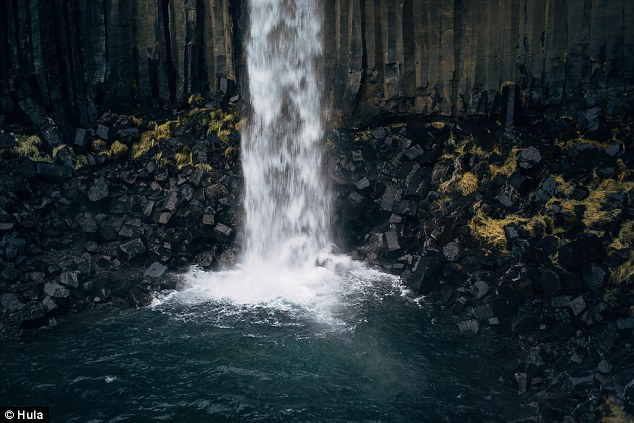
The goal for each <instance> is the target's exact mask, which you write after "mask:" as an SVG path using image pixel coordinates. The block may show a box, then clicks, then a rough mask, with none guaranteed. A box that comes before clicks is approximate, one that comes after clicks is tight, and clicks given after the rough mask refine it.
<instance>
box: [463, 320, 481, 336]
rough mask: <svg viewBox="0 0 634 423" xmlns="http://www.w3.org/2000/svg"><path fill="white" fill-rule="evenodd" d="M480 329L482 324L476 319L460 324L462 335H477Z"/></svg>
mask: <svg viewBox="0 0 634 423" xmlns="http://www.w3.org/2000/svg"><path fill="white" fill-rule="evenodd" d="M479 329H480V324H479V323H478V321H477V320H476V319H469V320H465V321H463V322H460V323H459V324H458V330H460V332H462V333H473V334H477V333H478V330H479Z"/></svg>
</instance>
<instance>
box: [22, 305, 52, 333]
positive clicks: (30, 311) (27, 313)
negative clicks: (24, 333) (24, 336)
mask: <svg viewBox="0 0 634 423" xmlns="http://www.w3.org/2000/svg"><path fill="white" fill-rule="evenodd" d="M45 316H46V313H45V311H44V307H43V306H42V305H41V304H40V303H38V304H35V305H33V306H30V307H28V308H26V309H24V310H22V311H21V312H20V314H19V315H18V322H17V326H18V328H20V329H35V328H38V327H40V326H43V325H45V324H46V319H45Z"/></svg>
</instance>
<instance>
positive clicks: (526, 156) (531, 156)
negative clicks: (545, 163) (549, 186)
mask: <svg viewBox="0 0 634 423" xmlns="http://www.w3.org/2000/svg"><path fill="white" fill-rule="evenodd" d="M541 160H542V155H541V153H540V152H539V150H538V149H537V148H536V147H533V146H530V147H527V148H523V149H522V150H521V151H520V152H519V154H518V155H517V163H518V165H519V167H521V168H522V169H531V168H532V167H533V166H535V165H536V164H538V163H539V162H540V161H541Z"/></svg>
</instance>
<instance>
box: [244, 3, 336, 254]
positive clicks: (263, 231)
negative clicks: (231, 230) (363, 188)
mask: <svg viewBox="0 0 634 423" xmlns="http://www.w3.org/2000/svg"><path fill="white" fill-rule="evenodd" d="M249 12H250V20H249V24H250V25H249V27H250V33H249V38H248V43H247V69H248V76H249V94H250V103H251V106H252V113H251V116H250V117H249V120H248V123H247V125H246V128H245V129H244V130H243V132H242V165H243V172H244V180H245V198H244V206H245V213H246V216H245V235H246V245H245V247H246V248H245V253H244V264H245V266H247V267H248V266H252V265H257V263H259V262H261V261H266V262H268V263H270V262H271V261H274V262H276V263H277V264H278V265H279V266H282V267H286V266H290V267H301V266H304V265H307V264H309V263H311V264H312V263H314V261H315V258H316V257H317V254H318V253H319V251H320V250H322V249H323V248H324V247H327V246H328V245H329V243H330V237H329V228H328V224H329V218H328V213H329V209H330V207H329V199H328V193H327V190H326V184H325V183H324V180H325V178H324V175H322V171H321V161H322V157H321V146H320V141H321V139H322V135H323V128H322V106H321V92H320V91H321V90H320V88H321V86H322V83H321V81H320V78H319V74H318V72H317V66H316V65H317V60H318V59H319V57H320V55H321V53H322V46H321V34H320V30H321V29H320V26H321V25H320V13H319V2H315V1H313V0H250V1H249Z"/></svg>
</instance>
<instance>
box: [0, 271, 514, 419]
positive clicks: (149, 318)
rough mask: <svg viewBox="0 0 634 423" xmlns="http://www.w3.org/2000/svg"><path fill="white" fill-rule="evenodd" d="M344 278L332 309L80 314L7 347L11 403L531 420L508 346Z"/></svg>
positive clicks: (226, 306) (170, 415)
mask: <svg viewBox="0 0 634 423" xmlns="http://www.w3.org/2000/svg"><path fill="white" fill-rule="evenodd" d="M359 276H360V277H359ZM342 280H345V281H347V284H348V289H346V290H345V293H344V294H343V295H341V296H340V297H339V300H338V301H336V300H334V299H333V298H332V297H331V300H329V301H327V302H326V303H327V304H328V305H327V306H326V305H323V306H322V307H321V308H313V309H310V308H307V307H304V306H298V305H294V304H292V303H290V302H285V301H283V300H271V301H270V302H269V303H261V304H251V305H249V304H241V305H240V304H235V303H232V302H228V301H216V300H203V299H202V298H201V295H200V292H192V291H190V292H189V293H186V292H183V293H181V294H178V295H176V296H175V295H171V296H167V297H166V298H164V299H163V300H162V301H160V302H157V304H155V305H154V306H153V307H150V308H146V309H139V310H118V309H110V308H109V309H104V310H99V311H92V312H86V313H81V314H76V315H73V316H69V317H67V318H65V319H62V320H61V324H60V325H59V326H58V327H56V328H54V329H52V330H50V331H44V332H41V333H39V334H37V336H35V337H34V339H31V340H29V341H23V342H11V343H7V344H5V345H3V348H2V351H1V353H0V354H1V355H2V370H1V372H0V373H1V376H0V398H1V399H0V403H1V404H0V405H15V404H23V405H24V404H27V405H34V404H35V405H44V406H50V407H51V413H52V416H53V417H54V420H53V421H55V422H141V421H148V422H149V421H170V422H172V421H176V422H239V421H266V422H269V421H279V422H346V421H352V422H372V421H374V422H399V421H412V422H438V421H460V422H481V421H500V420H498V418H497V417H494V416H498V415H501V416H504V417H505V418H510V417H511V416H513V417H516V416H518V415H520V414H521V413H522V410H521V409H520V407H519V406H518V402H517V401H518V397H517V396H516V391H517V384H516V382H515V381H514V380H512V377H511V376H510V375H512V371H510V367H509V366H511V365H512V364H513V363H509V362H505V360H507V359H506V358H505V359H502V357H508V356H509V351H508V350H507V349H506V347H505V344H504V343H503V342H502V341H500V340H494V339H492V338H489V337H486V336H479V337H477V338H476V337H469V336H461V335H459V334H457V331H456V330H455V326H453V324H452V323H451V322H442V321H439V322H437V323H435V324H434V323H432V322H433V319H432V317H431V315H432V314H433V313H432V312H431V310H429V309H427V308H426V306H422V307H421V306H420V305H418V304H417V303H416V302H414V301H412V300H411V299H410V298H409V297H408V296H403V295H402V292H401V289H400V288H399V286H398V284H397V283H396V281H394V280H393V279H385V278H382V277H380V276H378V275H377V274H374V275H373V274H367V273H365V274H360V275H357V276H355V275H354V274H350V275H348V276H346V277H345V278H342ZM369 281H371V282H369ZM333 289H334V288H333ZM330 292H331V293H332V290H330ZM314 294H315V295H317V294H318V292H315V293H314ZM324 295H329V294H327V293H325V294H324ZM308 297H310V296H308ZM307 304H310V301H307ZM502 421H505V420H502Z"/></svg>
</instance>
